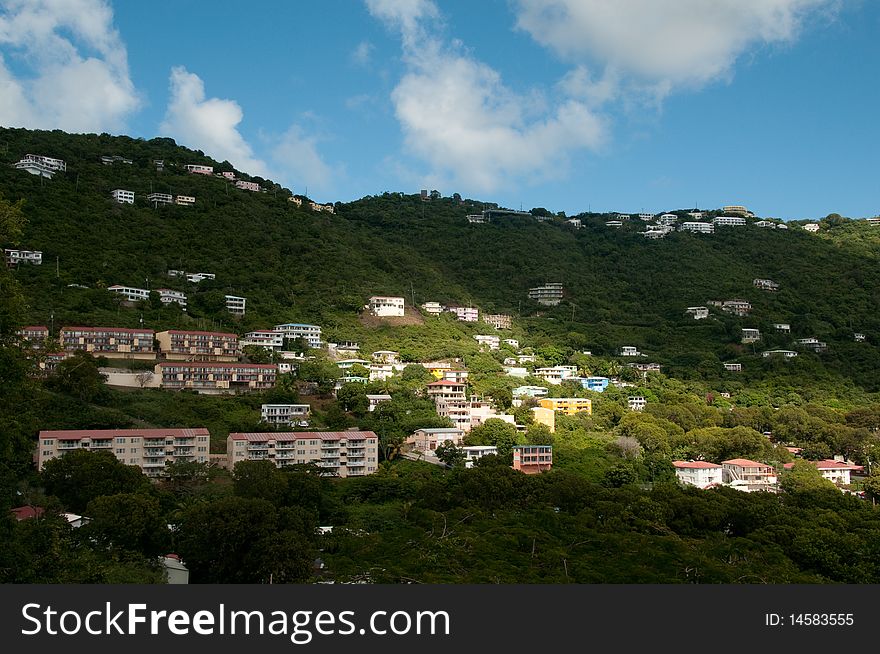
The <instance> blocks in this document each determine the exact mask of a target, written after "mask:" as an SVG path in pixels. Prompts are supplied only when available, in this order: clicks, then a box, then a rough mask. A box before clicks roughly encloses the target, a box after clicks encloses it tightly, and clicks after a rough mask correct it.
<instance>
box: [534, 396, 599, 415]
mask: <svg viewBox="0 0 880 654" xmlns="http://www.w3.org/2000/svg"><path fill="white" fill-rule="evenodd" d="M538 404H539V405H540V406H542V407H544V408H545V409H551V410H553V411H555V412H556V413H562V414H564V415H567V416H573V415H574V414H576V413H580V412H582V411H583V412H586V413H588V414H592V413H593V402H592V400H588V399H587V398H584V397H544V398H541V399H540V400H538Z"/></svg>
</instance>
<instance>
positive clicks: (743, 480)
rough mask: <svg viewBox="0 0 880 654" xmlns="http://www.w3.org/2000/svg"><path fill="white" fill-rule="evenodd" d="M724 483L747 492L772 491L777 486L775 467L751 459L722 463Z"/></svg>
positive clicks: (731, 460)
mask: <svg viewBox="0 0 880 654" xmlns="http://www.w3.org/2000/svg"><path fill="white" fill-rule="evenodd" d="M721 465H722V466H723V468H724V469H723V472H722V475H723V478H724V483H725V484H728V485H730V486H733V487H734V488H739V489H740V490H745V491H756V490H772V488H773V486H775V484H776V470H775V469H774V468H773V466H769V465H767V464H765V463H758V462H757V461H750V460H749V459H730V460H728V461H722V462H721Z"/></svg>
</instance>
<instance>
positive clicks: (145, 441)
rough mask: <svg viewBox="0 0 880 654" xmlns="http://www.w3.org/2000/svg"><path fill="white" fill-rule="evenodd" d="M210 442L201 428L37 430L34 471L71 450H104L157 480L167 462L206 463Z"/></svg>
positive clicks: (208, 434)
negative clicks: (38, 433) (37, 439)
mask: <svg viewBox="0 0 880 654" xmlns="http://www.w3.org/2000/svg"><path fill="white" fill-rule="evenodd" d="M210 439H211V435H210V433H209V432H208V430H207V429H205V428H204V427H199V428H195V429H172V428H163V429H76V430H60V431H41V432H40V438H39V441H38V446H37V469H39V470H42V469H43V466H44V465H45V464H46V461H50V460H52V459H56V458H58V457H60V456H64V455H65V454H67V453H68V452H71V451H73V450H90V451H98V450H107V451H109V452H112V453H113V454H114V455H115V456H116V458H117V459H119V461H120V462H121V463H124V464H126V465H134V466H138V467H139V468H140V469H141V470H143V472H144V474H145V475H147V476H149V477H159V476H161V475H162V473H163V472H164V471H165V467H166V466H167V465H169V464H171V463H178V462H187V463H207V462H208V460H209V451H210Z"/></svg>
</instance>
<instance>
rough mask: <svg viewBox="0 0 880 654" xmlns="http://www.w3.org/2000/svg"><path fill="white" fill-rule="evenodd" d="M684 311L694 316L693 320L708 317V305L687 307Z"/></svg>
mask: <svg viewBox="0 0 880 654" xmlns="http://www.w3.org/2000/svg"><path fill="white" fill-rule="evenodd" d="M684 312H685V313H686V314H688V315H690V316H693V317H694V320H703V319H705V318H708V317H709V307H688V308H687V309H685V310H684Z"/></svg>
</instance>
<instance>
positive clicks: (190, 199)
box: [174, 195, 196, 207]
mask: <svg viewBox="0 0 880 654" xmlns="http://www.w3.org/2000/svg"><path fill="white" fill-rule="evenodd" d="M195 203H196V198H195V196H192V195H178V196H177V197H176V198H174V204H177V205H180V206H181V207H189V206H191V205H193V204H195Z"/></svg>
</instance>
